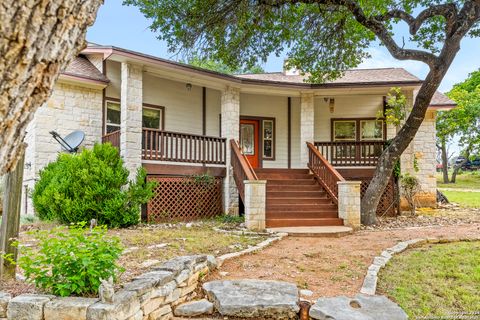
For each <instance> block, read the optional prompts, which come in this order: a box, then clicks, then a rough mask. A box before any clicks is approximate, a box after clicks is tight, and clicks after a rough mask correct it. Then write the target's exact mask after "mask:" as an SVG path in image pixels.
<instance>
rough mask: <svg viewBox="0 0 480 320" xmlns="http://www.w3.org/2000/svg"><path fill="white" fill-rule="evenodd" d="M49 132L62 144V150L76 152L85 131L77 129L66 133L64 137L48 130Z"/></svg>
mask: <svg viewBox="0 0 480 320" xmlns="http://www.w3.org/2000/svg"><path fill="white" fill-rule="evenodd" d="M50 134H51V135H52V136H53V138H54V139H55V140H57V142H58V143H59V144H60V145H61V146H62V149H63V150H65V151H67V152H70V153H75V152H77V151H78V147H79V146H80V145H81V144H82V142H83V139H85V133H84V132H83V131H78V130H77V131H73V132H72V133H70V134H68V135H67V136H66V137H65V138H62V137H61V136H60V135H59V134H58V133H57V132H55V131H50Z"/></svg>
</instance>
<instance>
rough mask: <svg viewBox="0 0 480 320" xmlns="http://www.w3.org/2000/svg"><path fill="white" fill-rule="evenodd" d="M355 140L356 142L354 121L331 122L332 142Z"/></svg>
mask: <svg viewBox="0 0 480 320" xmlns="http://www.w3.org/2000/svg"><path fill="white" fill-rule="evenodd" d="M355 140H357V122H356V121H355V120H341V121H334V122H333V141H355Z"/></svg>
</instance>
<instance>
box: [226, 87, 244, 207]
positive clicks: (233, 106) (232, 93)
mask: <svg viewBox="0 0 480 320" xmlns="http://www.w3.org/2000/svg"><path fill="white" fill-rule="evenodd" d="M221 117H222V123H221V126H222V137H224V138H227V156H226V159H225V161H226V168H227V170H226V176H225V179H224V181H223V202H224V211H225V213H226V214H229V215H238V190H237V186H236V185H235V181H234V179H233V169H232V166H231V164H230V155H231V150H230V140H231V139H234V140H235V141H238V139H239V134H240V133H239V130H240V89H238V88H233V87H227V88H226V89H225V91H223V92H222V97H221Z"/></svg>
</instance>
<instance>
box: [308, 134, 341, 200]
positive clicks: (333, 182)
mask: <svg viewBox="0 0 480 320" xmlns="http://www.w3.org/2000/svg"><path fill="white" fill-rule="evenodd" d="M307 147H308V168H309V169H310V170H311V171H312V173H313V175H314V176H315V178H316V179H317V180H318V182H319V183H320V184H321V185H322V187H323V188H324V189H325V191H326V192H327V193H328V195H329V196H330V198H331V199H332V201H333V202H334V203H335V204H338V185H337V183H338V182H339V181H345V178H343V177H342V175H341V174H340V173H338V171H337V170H335V168H334V167H333V166H332V165H331V163H330V162H328V160H327V159H325V157H324V156H323V155H322V154H321V153H320V152H319V151H318V150H317V148H315V146H314V145H313V144H312V143H310V142H307Z"/></svg>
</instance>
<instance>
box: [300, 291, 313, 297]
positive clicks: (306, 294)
mask: <svg viewBox="0 0 480 320" xmlns="http://www.w3.org/2000/svg"><path fill="white" fill-rule="evenodd" d="M300 295H301V296H304V297H311V296H313V291H311V290H307V289H303V290H300Z"/></svg>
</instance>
